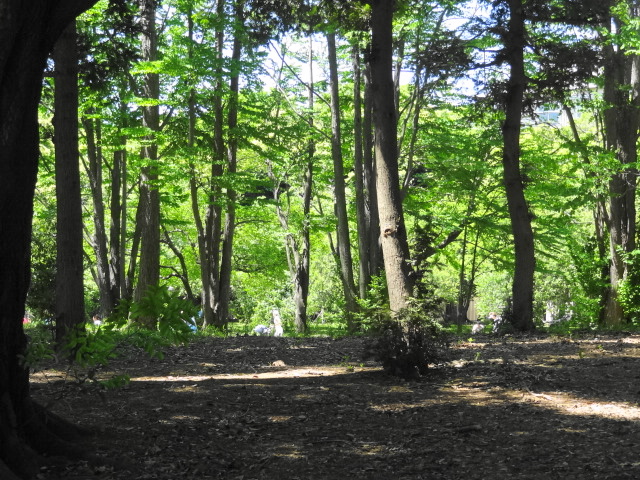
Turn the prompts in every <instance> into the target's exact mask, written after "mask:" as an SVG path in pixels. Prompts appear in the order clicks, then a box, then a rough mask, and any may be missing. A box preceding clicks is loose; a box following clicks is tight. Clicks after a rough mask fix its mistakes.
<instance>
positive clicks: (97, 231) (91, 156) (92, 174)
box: [82, 112, 116, 316]
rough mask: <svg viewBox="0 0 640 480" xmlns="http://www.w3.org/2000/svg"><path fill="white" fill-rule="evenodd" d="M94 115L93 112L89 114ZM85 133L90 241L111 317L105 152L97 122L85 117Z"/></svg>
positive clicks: (103, 312) (102, 303)
mask: <svg viewBox="0 0 640 480" xmlns="http://www.w3.org/2000/svg"><path fill="white" fill-rule="evenodd" d="M89 113H92V112H89ZM82 124H83V125H84V132H85V138H86V144H87V158H88V162H89V164H88V166H86V167H85V169H86V171H87V175H88V177H89V186H90V190H91V197H92V199H93V225H94V235H93V238H91V239H90V242H91V246H92V247H93V250H94V252H95V256H96V270H97V274H96V280H97V284H98V292H99V295H100V312H99V313H100V315H101V316H107V315H109V314H110V313H111V311H112V310H113V307H114V306H115V302H116V296H115V293H116V292H114V290H113V282H112V271H111V267H110V265H109V252H108V241H107V231H106V226H105V211H104V198H103V181H102V149H101V148H100V147H99V142H100V135H99V134H97V132H96V130H98V129H97V128H96V125H95V124H96V120H94V119H92V118H83V119H82Z"/></svg>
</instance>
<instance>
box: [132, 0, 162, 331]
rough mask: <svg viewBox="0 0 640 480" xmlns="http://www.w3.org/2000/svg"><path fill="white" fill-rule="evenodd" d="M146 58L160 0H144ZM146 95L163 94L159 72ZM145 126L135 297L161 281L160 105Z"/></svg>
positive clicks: (147, 113) (148, 110)
mask: <svg viewBox="0 0 640 480" xmlns="http://www.w3.org/2000/svg"><path fill="white" fill-rule="evenodd" d="M140 14H141V19H140V20H141V32H142V33H141V45H142V60H143V61H145V62H154V61H156V60H157V59H158V42H157V33H156V0H140ZM142 87H143V92H144V97H145V98H148V99H151V100H157V99H158V98H159V97H160V78H159V75H158V74H157V73H146V74H145V75H144V82H143V86H142ZM142 125H143V127H145V128H146V129H148V130H149V134H148V135H147V136H146V137H145V139H144V142H145V145H144V146H143V147H142V152H141V157H142V158H143V159H144V162H145V165H144V166H143V167H142V170H141V173H140V200H139V204H138V209H139V210H140V217H139V218H140V220H142V230H141V238H140V272H139V274H138V284H137V287H136V292H135V298H136V300H140V299H141V298H142V297H144V296H145V295H146V293H147V291H148V290H149V288H151V287H155V286H157V285H158V284H159V282H160V192H159V191H158V144H157V138H156V133H157V132H158V131H159V130H160V115H159V108H158V106H157V105H149V106H145V107H143V109H142ZM155 321H156V319H153V318H142V319H140V322H141V323H142V324H144V325H146V326H147V327H150V328H152V327H154V326H155Z"/></svg>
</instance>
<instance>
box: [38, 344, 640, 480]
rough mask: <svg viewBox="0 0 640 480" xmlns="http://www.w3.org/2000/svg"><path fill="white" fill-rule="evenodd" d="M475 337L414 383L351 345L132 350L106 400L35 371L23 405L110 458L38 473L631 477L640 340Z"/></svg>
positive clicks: (634, 474) (639, 441)
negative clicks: (35, 404)
mask: <svg viewBox="0 0 640 480" xmlns="http://www.w3.org/2000/svg"><path fill="white" fill-rule="evenodd" d="M474 338H475V340H476V341H475V342H471V343H470V342H465V343H460V344H458V345H455V346H454V348H453V351H452V358H451V361H450V362H448V363H447V364H446V365H443V366H439V367H437V368H434V369H433V370H432V374H431V375H430V376H429V377H428V378H424V379H422V380H420V381H403V380H401V379H398V378H394V377H389V376H387V375H386V374H384V373H383V372H382V371H381V369H380V368H379V367H378V366H377V365H376V364H373V363H361V360H360V356H361V352H362V340H361V339H353V338H351V339H343V340H330V339H289V338H267V337H237V338H227V339H219V338H211V339H202V340H198V341H196V342H194V343H192V344H190V345H188V346H185V347H175V348H170V349H169V350H168V351H167V354H166V357H165V359H164V360H153V359H149V358H148V357H145V355H144V354H142V353H140V352H137V351H135V350H131V351H129V352H128V353H127V356H126V357H125V358H123V359H120V360H118V361H117V362H115V363H114V367H116V368H122V369H126V371H127V372H128V373H129V374H130V375H131V378H132V381H131V383H130V384H129V385H128V386H127V387H125V388H123V389H121V390H117V391H110V392H106V393H104V395H102V396H99V395H96V392H95V391H93V390H92V389H86V388H85V389H83V388H80V387H79V386H78V385H74V384H73V381H72V380H66V381H65V380H64V379H63V378H62V376H61V375H62V374H61V373H60V372H57V371H55V370H53V369H50V370H46V371H44V372H40V373H37V374H35V375H33V377H32V389H33V395H34V397H35V398H36V399H38V400H39V401H41V402H42V403H45V404H46V403H50V402H51V401H52V400H53V403H52V404H51V409H52V410H53V411H55V412H56V413H58V414H60V415H61V416H63V417H65V418H69V419H72V420H73V421H74V422H76V423H80V424H81V425H82V426H84V427H87V428H89V429H91V430H93V431H95V432H96V436H95V438H91V439H90V442H91V444H92V445H93V448H94V449H95V453H96V455H97V456H98V457H100V458H105V459H109V460H111V462H109V461H106V460H105V465H87V464H86V463H83V462H79V463H75V464H71V465H64V466H60V465H57V466H56V465H54V463H53V462H52V464H51V465H50V466H47V467H43V469H42V470H41V474H40V477H39V478H41V479H58V478H60V479H63V478H64V479H66V478H74V479H78V478H101V479H123V480H124V479H126V480H130V479H182V478H184V479H213V478H226V479H238V480H240V479H242V480H249V479H305V480H309V479H311V480H313V479H458V478H461V479H462V478H464V479H467V480H468V479H514V478H518V479H556V478H557V479H591V478H593V479H595V478H597V479H627V478H628V479H638V478H640V381H639V379H640V335H620V336H606V337H593V336H591V337H588V338H582V339H578V340H566V339H558V338H543V337H537V338H536V337H528V338H512V337H508V338H505V339H497V338H489V337H474ZM104 373H105V374H106V373H107V372H104ZM114 465H115V466H114Z"/></svg>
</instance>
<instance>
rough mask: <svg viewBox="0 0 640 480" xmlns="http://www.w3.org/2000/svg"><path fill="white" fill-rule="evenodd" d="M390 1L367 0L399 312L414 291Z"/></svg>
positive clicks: (389, 255) (382, 189) (381, 192)
mask: <svg viewBox="0 0 640 480" xmlns="http://www.w3.org/2000/svg"><path fill="white" fill-rule="evenodd" d="M394 4H395V2H393V1H388V0H374V1H372V2H371V7H372V9H371V28H372V47H371V55H370V59H369V61H370V63H371V78H372V89H373V105H374V123H375V149H376V150H375V151H376V173H377V183H376V188H377V194H378V208H379V215H380V232H381V241H382V254H383V257H384V268H385V275H386V278H387V288H388V291H389V307H390V309H391V311H392V312H399V311H400V310H402V309H403V308H405V307H406V306H407V301H408V299H409V298H410V297H412V296H413V275H412V271H411V266H410V264H409V260H410V256H409V244H408V241H407V230H406V227H405V223H404V213H403V209H402V197H401V192H400V179H399V174H398V139H397V130H398V126H397V118H396V108H395V102H394V84H393V77H392V68H393V67H392V57H393V55H392V53H393V52H392V45H393V31H392V25H393V23H392V22H393V10H394Z"/></svg>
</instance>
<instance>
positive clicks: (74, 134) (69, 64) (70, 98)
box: [53, 21, 85, 349]
mask: <svg viewBox="0 0 640 480" xmlns="http://www.w3.org/2000/svg"><path fill="white" fill-rule="evenodd" d="M53 60H54V62H55V117H54V126H55V152H56V200H57V212H58V214H57V226H56V231H57V234H56V243H57V252H56V253H57V257H56V258H57V259H56V345H57V348H58V349H61V348H62V347H63V346H64V344H65V343H66V341H67V337H68V335H69V334H70V333H71V332H72V331H74V330H76V329H78V328H81V325H84V321H85V312H84V268H83V262H82V256H83V250H82V203H81V196H80V154H79V151H78V54H77V47H76V25H75V21H74V22H71V24H69V26H68V27H67V28H66V30H65V31H64V32H63V34H62V36H61V37H60V39H59V40H58V43H57V44H56V47H55V50H54V54H53Z"/></svg>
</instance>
